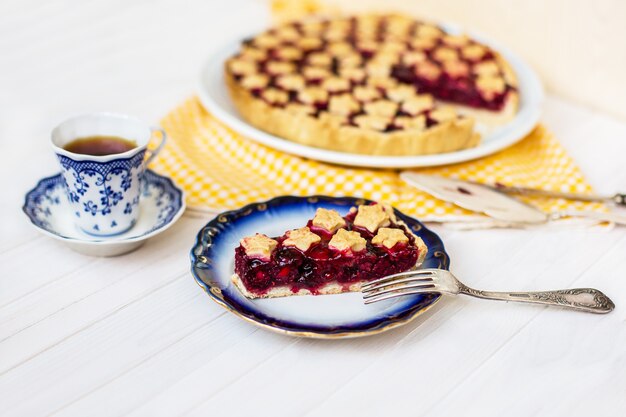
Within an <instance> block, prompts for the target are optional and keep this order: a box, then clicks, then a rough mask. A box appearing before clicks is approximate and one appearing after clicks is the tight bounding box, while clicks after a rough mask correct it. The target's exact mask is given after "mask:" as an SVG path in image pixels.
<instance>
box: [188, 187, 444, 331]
mask: <svg viewBox="0 0 626 417" xmlns="http://www.w3.org/2000/svg"><path fill="white" fill-rule="evenodd" d="M367 202H368V201H367V200H363V199H357V198H351V197H325V196H312V197H292V196H285V197H277V198H274V199H272V200H269V201H267V202H262V203H254V204H250V205H247V206H245V207H243V208H241V209H238V210H233V211H227V212H224V213H222V214H220V215H218V216H217V217H215V218H214V219H213V220H211V221H210V222H209V223H207V224H206V226H204V227H203V228H202V229H201V230H200V232H199V233H198V235H197V238H196V243H195V245H194V247H193V248H192V250H191V254H190V255H191V272H192V274H193V276H194V278H195V280H196V282H197V283H198V284H199V285H200V286H201V287H202V288H203V289H204V290H205V291H206V293H207V294H208V295H209V296H210V297H211V299H213V300H214V301H215V302H217V303H218V304H219V305H221V306H222V307H224V308H226V309H227V310H229V311H231V312H233V313H234V314H236V315H237V316H239V317H241V318H243V319H245V320H247V321H249V322H252V323H254V324H257V325H259V326H261V327H264V328H267V329H270V330H274V331H278V332H281V333H286V334H290V335H294V336H305V337H316V338H341V337H359V336H367V335H371V334H376V333H380V332H382V331H385V330H389V329H391V328H394V327H397V326H400V325H402V324H405V323H407V322H409V321H410V320H411V319H413V318H415V317H416V316H417V315H418V314H420V313H422V312H424V311H426V310H427V309H428V308H430V307H431V306H432V305H433V304H434V303H435V302H437V301H438V300H439V298H440V295H436V294H427V295H411V296H406V297H401V298H397V299H394V300H388V301H383V302H380V303H374V304H369V305H365V304H364V303H363V300H362V298H361V294H360V293H347V294H336V295H324V296H294V297H284V298H274V299H257V300H248V299H247V298H245V297H244V296H243V295H242V294H241V293H240V292H239V291H238V290H237V289H236V288H235V286H234V285H233V284H232V283H231V281H230V277H231V275H232V274H233V269H234V251H235V248H236V247H237V246H238V245H239V240H240V239H241V238H242V237H245V236H248V235H252V234H254V233H256V232H259V233H265V234H267V235H269V236H277V235H282V234H283V233H284V232H285V230H289V229H294V228H297V227H302V225H304V224H305V223H306V221H307V220H308V219H310V218H312V217H313V216H314V214H315V210H316V209H317V208H318V207H324V208H327V209H334V210H337V211H338V212H339V213H341V214H342V215H345V214H346V213H347V212H348V210H349V209H350V207H352V206H355V205H359V204H364V203H367ZM396 216H397V217H398V218H399V219H401V220H402V221H404V222H405V223H406V224H407V225H408V226H409V227H410V228H411V230H412V231H413V232H414V233H415V234H416V235H418V236H419V237H421V238H422V239H423V240H424V242H425V243H426V245H427V246H428V255H427V257H426V260H425V261H424V264H423V267H424V268H442V269H448V267H449V258H448V255H447V253H446V251H445V249H444V246H443V242H442V241H441V239H440V238H439V236H437V235H436V234H435V233H433V232H432V231H430V230H429V229H427V228H426V227H425V226H424V225H422V224H421V223H420V222H419V221H417V220H415V219H413V218H411V217H409V216H406V215H404V214H402V213H401V212H399V211H397V210H396Z"/></svg>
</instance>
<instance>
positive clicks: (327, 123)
mask: <svg viewBox="0 0 626 417" xmlns="http://www.w3.org/2000/svg"><path fill="white" fill-rule="evenodd" d="M225 78H226V86H227V88H228V91H229V93H230V96H231V99H232V100H233V103H234V104H235V107H236V108H237V110H238V111H239V113H240V114H241V116H242V117H243V118H244V119H245V120H246V121H247V122H248V123H250V124H251V125H252V126H255V127H257V128H259V129H261V130H264V131H266V132H268V133H271V134H273V135H275V136H278V137H281V138H284V139H288V140H291V141H293V142H297V143H300V144H303V145H307V146H314V147H316V148H322V149H329V150H333V151H340V152H349V153H357V154H366V155H378V156H406V155H428V154H436V153H444V152H453V151H457V150H461V149H467V148H472V147H475V146H477V145H478V143H479V142H480V135H479V134H478V133H476V132H474V120H473V119H471V118H469V117H466V118H460V119H454V120H451V121H446V122H442V123H439V124H437V125H435V126H432V127H430V128H428V129H426V130H423V131H417V132H416V131H411V130H399V131H393V132H377V131H374V130H367V129H362V128H358V127H354V126H341V125H340V124H339V123H337V122H336V121H334V120H332V118H330V117H328V118H324V117H322V118H315V117H311V116H308V115H306V114H304V113H302V114H295V113H292V112H288V111H287V110H285V109H283V108H280V107H275V106H270V105H268V104H267V103H265V102H264V101H263V100H260V99H258V98H256V97H254V96H253V95H252V94H251V93H250V91H248V90H247V89H245V88H244V87H242V86H240V85H239V83H237V82H236V81H235V78H234V77H233V75H232V74H231V72H230V71H229V69H228V68H226V69H225Z"/></svg>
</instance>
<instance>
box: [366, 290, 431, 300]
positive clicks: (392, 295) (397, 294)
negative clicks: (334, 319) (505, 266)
mask: <svg viewBox="0 0 626 417" xmlns="http://www.w3.org/2000/svg"><path fill="white" fill-rule="evenodd" d="M428 293H441V292H440V291H436V290H434V289H431V288H413V289H409V290H405V291H398V292H390V293H388V294H383V295H380V294H377V295H376V296H373V297H370V298H365V297H364V302H365V304H371V303H376V302H378V301H383V300H388V299H390V298H395V297H401V296H404V295H412V294H428Z"/></svg>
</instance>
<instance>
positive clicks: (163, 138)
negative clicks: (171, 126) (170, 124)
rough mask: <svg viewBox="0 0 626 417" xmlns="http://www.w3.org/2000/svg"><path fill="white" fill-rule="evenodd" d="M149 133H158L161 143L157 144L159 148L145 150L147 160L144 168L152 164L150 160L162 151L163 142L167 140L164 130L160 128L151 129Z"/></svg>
mask: <svg viewBox="0 0 626 417" xmlns="http://www.w3.org/2000/svg"><path fill="white" fill-rule="evenodd" d="M150 131H152V133H153V134H154V132H160V133H161V143H159V146H157V147H156V148H155V149H154V150H150V149H148V150H146V153H148V159H146V162H145V164H146V166H148V164H149V163H150V162H152V160H153V159H154V158H155V157H156V156H157V155H158V154H159V152H161V149H163V145H165V141H166V140H167V134H166V133H165V130H164V129H162V128H160V127H151V128H150Z"/></svg>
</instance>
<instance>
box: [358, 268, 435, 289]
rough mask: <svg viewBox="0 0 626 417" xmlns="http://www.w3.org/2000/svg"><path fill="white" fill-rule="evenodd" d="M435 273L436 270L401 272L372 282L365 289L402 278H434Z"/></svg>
mask: <svg viewBox="0 0 626 417" xmlns="http://www.w3.org/2000/svg"><path fill="white" fill-rule="evenodd" d="M435 271H436V269H417V270H414V271H406V272H400V273H397V274H393V275H387V276H384V277H382V278H378V279H375V280H373V281H370V282H368V283H367V284H364V285H363V288H366V287H370V286H373V285H376V284H380V283H381V282H386V281H391V280H394V279H396V278H401V277H408V276H412V277H416V276H418V275H420V276H434V275H435Z"/></svg>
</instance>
